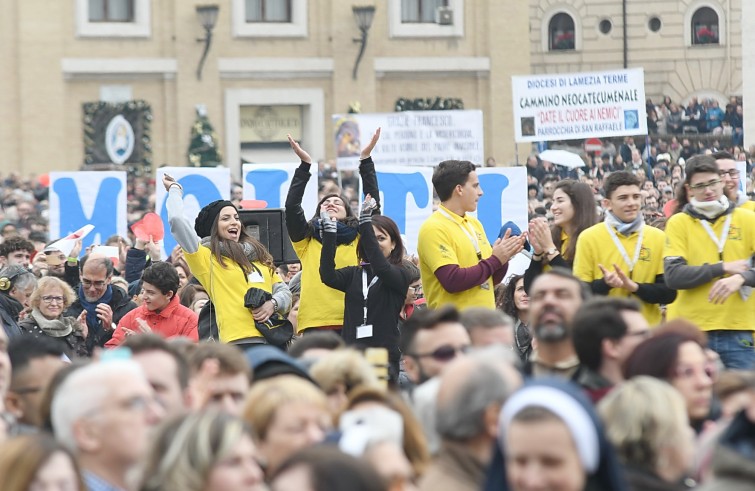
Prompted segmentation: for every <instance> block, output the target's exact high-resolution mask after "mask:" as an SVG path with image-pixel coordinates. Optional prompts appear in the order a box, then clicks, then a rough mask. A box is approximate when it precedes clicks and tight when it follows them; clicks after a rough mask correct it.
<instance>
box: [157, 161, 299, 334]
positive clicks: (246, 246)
mask: <svg viewBox="0 0 755 491" xmlns="http://www.w3.org/2000/svg"><path fill="white" fill-rule="evenodd" d="M163 185H164V186H165V189H166V191H168V199H167V208H168V220H169V221H170V230H171V232H172V233H173V237H175V238H176V241H177V242H178V243H179V244H180V245H181V248H182V249H183V250H184V259H185V260H186V263H187V264H188V265H189V268H190V269H191V273H192V274H193V275H194V277H195V278H197V280H199V282H200V283H201V284H202V286H203V287H204V289H205V290H206V291H207V294H208V295H209V297H210V300H211V301H212V303H213V305H214V307H215V308H214V309H213V310H214V312H215V316H216V318H217V324H218V337H219V338H220V340H221V341H223V342H226V343H233V344H239V345H254V344H264V343H265V342H266V341H265V338H264V337H263V335H262V334H261V333H260V331H259V330H258V329H257V327H256V324H255V323H256V322H265V321H267V320H268V319H269V318H270V317H271V316H272V315H273V314H276V313H280V314H281V315H284V316H285V315H286V314H287V313H288V310H289V309H290V308H291V292H290V291H289V289H288V287H287V286H286V284H285V283H284V282H283V280H282V279H281V277H280V276H279V275H278V273H277V271H276V270H275V265H274V264H273V257H272V256H271V255H270V252H269V251H268V250H267V249H266V248H265V246H264V245H262V243H260V242H259V241H258V240H257V239H255V238H254V237H252V236H250V235H249V234H248V233H247V231H246V229H245V228H244V226H243V224H242V223H241V221H240V220H239V213H238V210H237V209H236V207H235V206H234V205H233V203H231V202H230V201H225V200H217V201H213V202H212V203H210V204H209V205H207V206H205V207H204V208H202V210H201V211H200V212H199V215H198V216H197V219H196V221H195V224H194V227H192V226H191V224H190V223H189V220H188V219H187V218H186V217H185V216H184V214H183V199H182V196H183V188H182V187H181V185H180V184H178V183H177V182H176V180H175V179H173V177H171V176H169V175H167V174H164V175H163ZM252 287H254V288H259V289H261V290H264V291H265V292H267V293H269V294H270V295H271V299H270V300H268V301H266V302H265V303H264V304H262V305H261V306H259V307H257V308H256V309H249V308H247V307H246V306H245V305H244V296H245V295H246V293H247V291H248V290H249V289H250V288H252Z"/></svg>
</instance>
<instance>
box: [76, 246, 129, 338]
mask: <svg viewBox="0 0 755 491" xmlns="http://www.w3.org/2000/svg"><path fill="white" fill-rule="evenodd" d="M79 272H80V281H81V283H80V284H79V288H78V289H77V290H76V293H77V294H78V298H77V299H76V301H75V302H74V303H73V304H72V305H71V306H70V307H69V308H68V310H66V313H65V315H67V316H71V317H78V316H79V314H81V312H82V311H83V310H86V312H87V313H86V321H87V326H88V327H89V336H88V337H87V350H88V351H89V352H90V353H91V352H93V351H94V348H95V347H96V346H100V347H102V346H105V343H107V342H108V341H109V340H110V338H111V337H112V336H113V331H115V328H116V324H117V323H118V322H120V320H121V319H122V318H123V316H125V315H126V314H127V313H128V312H130V311H132V310H134V309H135V308H136V304H135V303H134V302H132V301H131V298H129V296H128V295H127V294H126V292H124V291H123V290H121V289H120V288H113V286H112V285H111V284H110V281H111V280H112V278H113V261H112V260H111V259H110V258H109V257H106V256H104V255H101V254H88V255H86V256H84V257H83V258H81V261H80V262H79Z"/></svg>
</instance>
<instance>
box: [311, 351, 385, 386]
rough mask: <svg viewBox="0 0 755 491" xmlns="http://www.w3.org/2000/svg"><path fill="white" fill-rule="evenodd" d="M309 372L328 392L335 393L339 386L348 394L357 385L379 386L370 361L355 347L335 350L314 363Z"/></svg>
mask: <svg viewBox="0 0 755 491" xmlns="http://www.w3.org/2000/svg"><path fill="white" fill-rule="evenodd" d="M309 373H310V375H311V376H312V378H313V379H315V382H317V385H319V386H320V388H322V390H323V392H325V393H326V394H332V393H334V392H335V391H336V390H338V388H339V386H341V387H343V388H344V392H346V394H348V393H350V392H351V391H352V389H354V388H356V387H362V386H364V387H376V386H379V381H378V378H377V375H375V371H374V370H373V368H372V365H371V364H370V362H368V361H367V359H366V358H365V357H364V356H362V354H361V353H360V352H358V351H356V350H354V349H339V350H335V351H333V352H332V353H331V354H329V355H328V356H326V357H324V358H322V359H320V360H318V361H317V362H316V363H315V364H314V365H312V368H311V369H310V370H309Z"/></svg>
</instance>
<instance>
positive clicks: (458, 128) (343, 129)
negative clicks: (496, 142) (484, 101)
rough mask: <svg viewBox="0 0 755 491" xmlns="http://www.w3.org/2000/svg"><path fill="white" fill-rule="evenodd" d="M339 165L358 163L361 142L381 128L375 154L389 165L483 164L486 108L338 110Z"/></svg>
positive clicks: (336, 132)
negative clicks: (483, 120) (369, 111)
mask: <svg viewBox="0 0 755 491" xmlns="http://www.w3.org/2000/svg"><path fill="white" fill-rule="evenodd" d="M333 126H334V135H335V148H336V154H337V156H338V159H337V162H338V167H339V168H340V169H356V168H357V167H358V166H359V154H360V152H361V150H362V147H363V146H365V145H366V144H367V143H368V142H369V141H370V138H372V135H373V134H374V133H375V130H377V129H378V128H382V130H381V133H380V141H379V142H378V144H377V146H376V147H375V151H374V152H373V154H374V155H377V156H379V160H380V163H381V164H385V165H418V166H430V165H437V164H438V162H442V161H444V160H451V159H457V160H469V161H471V162H474V163H475V164H478V165H482V164H483V162H484V160H485V157H484V144H483V125H482V111H405V112H398V113H373V114H335V115H333Z"/></svg>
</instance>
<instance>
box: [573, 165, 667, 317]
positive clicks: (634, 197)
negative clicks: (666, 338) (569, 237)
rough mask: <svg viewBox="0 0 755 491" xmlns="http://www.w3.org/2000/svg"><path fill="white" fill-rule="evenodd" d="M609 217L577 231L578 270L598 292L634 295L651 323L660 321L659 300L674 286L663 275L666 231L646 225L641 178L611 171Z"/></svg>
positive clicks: (606, 204)
mask: <svg viewBox="0 0 755 491" xmlns="http://www.w3.org/2000/svg"><path fill="white" fill-rule="evenodd" d="M603 191H604V195H605V199H604V200H603V207H604V208H605V210H606V216H605V221H604V222H603V223H598V224H596V225H593V226H592V227H590V228H588V229H587V230H585V231H584V232H582V234H581V235H580V236H579V241H578V242H577V252H576V255H575V257H574V275H575V276H576V277H577V278H579V279H580V280H582V281H585V282H587V283H589V284H590V287H591V289H592V292H593V293H595V294H597V295H610V296H612V297H633V298H635V299H637V300H639V301H640V303H641V312H642V315H643V316H644V317H645V319H646V320H647V322H648V324H650V325H657V324H660V323H661V309H660V305H666V304H670V303H671V302H673V301H674V299H675V298H676V291H675V290H672V289H671V288H669V287H667V286H666V284H665V282H664V279H663V248H664V244H665V240H666V239H665V235H664V234H663V232H662V231H661V230H659V229H657V228H655V227H651V226H649V225H645V220H644V217H643V215H642V194H641V193H640V180H639V178H638V177H637V176H636V175H634V174H632V173H631V172H626V171H621V172H613V173H612V174H611V175H610V176H608V177H607V178H606V180H605V182H604V184H603Z"/></svg>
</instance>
